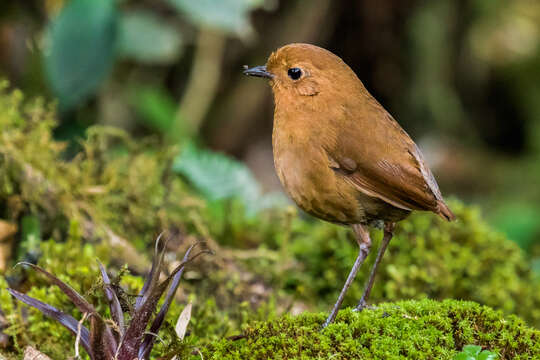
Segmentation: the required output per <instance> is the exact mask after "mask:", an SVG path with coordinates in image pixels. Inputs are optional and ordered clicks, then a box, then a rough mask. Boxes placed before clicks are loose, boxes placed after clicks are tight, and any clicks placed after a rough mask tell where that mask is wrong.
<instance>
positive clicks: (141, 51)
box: [118, 11, 182, 64]
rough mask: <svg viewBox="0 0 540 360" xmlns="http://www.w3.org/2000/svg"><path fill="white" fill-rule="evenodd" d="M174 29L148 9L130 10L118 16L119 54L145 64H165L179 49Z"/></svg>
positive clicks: (174, 56) (173, 59) (178, 36)
mask: <svg viewBox="0 0 540 360" xmlns="http://www.w3.org/2000/svg"><path fill="white" fill-rule="evenodd" d="M181 40H182V38H181V35H180V32H178V31H177V29H176V28H175V27H174V26H172V25H170V24H167V23H166V22H164V21H163V20H162V19H161V18H159V17H157V16H156V15H154V14H152V13H150V12H147V11H131V12H128V13H125V14H123V15H122V17H121V18H120V33H119V40H118V51H119V54H120V56H122V57H124V58H131V59H134V60H137V61H140V62H143V63H148V64H168V63H171V62H173V61H175V60H176V59H178V56H179V55H180V52H181V49H182V48H181V45H182V41H181Z"/></svg>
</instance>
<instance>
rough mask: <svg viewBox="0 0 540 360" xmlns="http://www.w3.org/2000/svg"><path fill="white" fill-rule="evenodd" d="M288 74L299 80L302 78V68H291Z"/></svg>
mask: <svg viewBox="0 0 540 360" xmlns="http://www.w3.org/2000/svg"><path fill="white" fill-rule="evenodd" d="M287 75H289V77H290V78H291V79H293V80H298V79H300V76H302V69H300V68H290V69H289V71H287Z"/></svg>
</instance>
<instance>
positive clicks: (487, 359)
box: [478, 350, 497, 360]
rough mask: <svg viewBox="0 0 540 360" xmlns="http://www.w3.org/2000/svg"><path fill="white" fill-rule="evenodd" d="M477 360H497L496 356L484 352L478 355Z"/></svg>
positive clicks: (489, 352)
mask: <svg viewBox="0 0 540 360" xmlns="http://www.w3.org/2000/svg"><path fill="white" fill-rule="evenodd" d="M478 360H497V354H495V353H493V352H491V351H487V350H484V351H482V352H481V353H480V355H478Z"/></svg>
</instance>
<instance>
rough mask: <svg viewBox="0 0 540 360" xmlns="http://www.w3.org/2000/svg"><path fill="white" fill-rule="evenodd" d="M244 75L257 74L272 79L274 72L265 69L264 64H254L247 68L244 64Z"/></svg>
mask: <svg viewBox="0 0 540 360" xmlns="http://www.w3.org/2000/svg"><path fill="white" fill-rule="evenodd" d="M244 75H248V76H257V77H262V78H268V79H272V78H273V77H274V74H272V73H271V72H268V71H267V70H266V66H264V65H263V66H255V67H252V68H248V67H247V65H244Z"/></svg>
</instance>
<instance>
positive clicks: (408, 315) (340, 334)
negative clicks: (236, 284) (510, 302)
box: [193, 300, 540, 360]
mask: <svg viewBox="0 0 540 360" xmlns="http://www.w3.org/2000/svg"><path fill="white" fill-rule="evenodd" d="M325 317H326V314H325V313H304V314H302V315H299V316H296V317H293V316H289V315H286V316H283V317H281V318H279V319H276V320H274V321H268V322H255V323H251V324H249V325H247V326H246V328H245V329H244V333H243V335H244V338H242V339H240V340H236V341H235V340H228V339H223V340H221V341H218V342H215V343H212V344H211V345H209V346H208V347H206V348H205V349H204V352H203V354H204V357H205V358H207V359H254V360H255V359H329V358H331V359H364V360H369V359H385V360H393V359H441V360H443V359H452V357H453V356H454V355H455V354H457V353H458V352H459V351H460V350H461V349H462V347H463V346H464V345H467V344H476V345H480V346H482V347H484V348H487V349H490V350H491V351H493V352H496V353H497V354H498V355H499V359H514V360H516V359H523V360H525V359H527V360H529V359H537V358H540V331H538V330H536V329H532V328H529V327H527V326H526V325H525V323H524V322H523V321H522V320H520V319H519V318H517V317H515V316H506V317H505V316H503V314H502V312H500V311H494V310H493V309H491V308H489V307H487V306H481V305H479V304H477V303H474V302H466V301H456V300H445V301H443V302H438V301H433V300H420V301H401V302H397V303H383V304H379V305H378V306H377V308H376V309H372V310H371V309H370V310H364V311H362V312H354V311H352V310H351V309H350V308H348V309H345V310H342V311H341V312H340V313H339V315H338V317H337V320H336V322H335V323H334V324H331V325H330V326H328V327H327V328H326V329H324V330H321V325H322V323H323V322H324V320H325ZM193 359H195V357H193Z"/></svg>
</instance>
